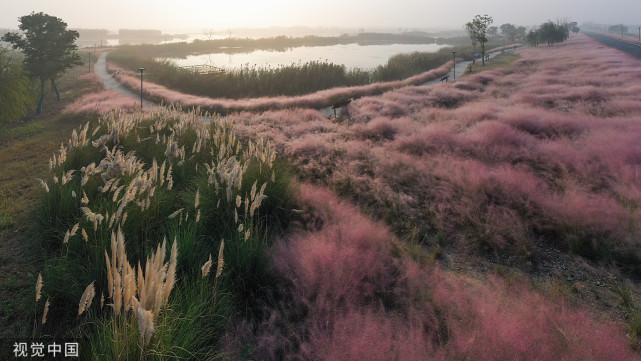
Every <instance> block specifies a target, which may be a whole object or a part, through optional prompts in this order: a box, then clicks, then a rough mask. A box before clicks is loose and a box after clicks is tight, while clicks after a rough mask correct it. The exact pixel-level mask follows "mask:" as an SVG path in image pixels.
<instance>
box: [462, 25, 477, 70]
mask: <svg viewBox="0 0 641 361" xmlns="http://www.w3.org/2000/svg"><path fill="white" fill-rule="evenodd" d="M465 31H467V34H468V35H469V37H470V39H471V40H472V47H474V54H473V58H472V64H476V43H477V42H478V40H477V37H476V35H475V33H474V32H475V29H474V26H473V24H472V22H471V21H470V22H468V23H466V24H465Z"/></svg>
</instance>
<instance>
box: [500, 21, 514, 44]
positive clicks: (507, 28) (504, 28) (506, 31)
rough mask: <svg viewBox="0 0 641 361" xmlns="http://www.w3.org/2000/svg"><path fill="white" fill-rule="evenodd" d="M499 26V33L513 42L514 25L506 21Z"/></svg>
mask: <svg viewBox="0 0 641 361" xmlns="http://www.w3.org/2000/svg"><path fill="white" fill-rule="evenodd" d="M499 28H500V29H501V34H503V36H504V37H505V38H506V39H508V40H510V41H511V42H514V38H515V37H516V26H514V25H512V24H510V23H506V24H503V25H501V26H500V27H499Z"/></svg>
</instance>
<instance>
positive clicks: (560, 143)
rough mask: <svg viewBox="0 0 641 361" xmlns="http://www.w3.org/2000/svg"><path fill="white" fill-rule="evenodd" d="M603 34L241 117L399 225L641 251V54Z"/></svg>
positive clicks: (527, 252) (532, 245) (509, 248)
mask: <svg viewBox="0 0 641 361" xmlns="http://www.w3.org/2000/svg"><path fill="white" fill-rule="evenodd" d="M597 45H598V44H596V43H595V41H594V40H592V39H590V38H588V37H586V36H583V35H578V36H575V37H572V38H571V39H570V40H568V41H567V42H566V43H564V44H560V45H557V46H554V47H549V48H548V47H538V48H529V49H521V50H518V53H519V54H520V59H518V60H517V61H515V62H514V63H513V64H512V65H511V66H509V67H507V68H504V69H502V70H493V71H489V72H480V73H478V74H474V75H471V76H469V77H467V78H465V79H463V80H462V81H465V82H467V83H469V84H474V87H473V88H469V87H467V86H465V87H462V88H461V87H459V88H461V89H457V87H456V84H457V82H454V83H450V84H438V85H435V86H425V87H420V86H413V87H404V88H401V89H397V90H394V91H390V92H387V93H385V94H383V95H382V96H380V97H363V98H360V99H357V100H355V101H353V102H352V103H351V104H350V105H349V106H348V107H347V110H346V112H345V115H344V116H343V117H341V119H338V120H326V119H323V118H320V117H314V116H313V115H311V113H310V112H312V111H311V110H310V111H305V112H302V111H294V110H292V111H286V112H285V113H278V112H265V113H263V114H262V115H255V114H249V113H246V114H245V115H243V116H242V125H241V126H240V131H241V132H243V134H248V135H249V134H265V135H267V136H272V137H273V139H278V140H277V141H276V143H277V146H278V147H279V149H283V150H284V154H285V156H286V157H288V158H289V159H291V160H292V162H293V163H294V164H295V166H296V167H297V169H298V170H299V175H300V176H302V177H303V178H307V179H310V180H314V181H322V182H324V183H325V184H328V185H329V186H331V187H332V188H333V189H335V190H336V191H338V192H339V194H341V195H343V196H345V197H348V198H349V199H351V200H353V201H355V202H358V203H359V204H360V205H361V206H363V207H364V208H365V209H367V211H368V213H370V214H373V215H376V216H377V217H379V218H380V219H383V220H385V221H386V222H387V223H388V224H389V225H390V226H391V227H392V228H393V229H394V231H395V232H397V234H400V235H408V234H410V235H411V234H416V233H417V231H416V230H419V231H418V233H419V234H424V235H438V236H437V237H438V239H439V242H441V243H442V244H445V245H447V244H453V245H456V247H460V248H461V249H467V250H493V249H494V250H501V252H505V253H507V254H511V255H517V256H519V257H520V256H525V257H531V258H533V259H536V253H537V246H536V244H539V243H540V241H544V242H546V243H549V244H552V245H556V246H557V247H559V248H561V249H567V250H570V251H574V252H578V253H580V254H583V255H586V256H588V257H591V258H597V259H604V260H612V259H615V260H616V259H618V260H620V261H621V262H624V263H629V262H632V263H634V262H637V261H634V259H638V260H641V255H639V254H637V252H636V249H639V240H638V234H639V230H638V229H637V227H634V226H631V225H632V224H636V223H638V220H639V217H640V212H639V210H638V209H637V207H636V206H635V205H638V204H641V197H639V195H640V194H641V192H640V187H641V186H639V184H641V182H639V180H638V174H639V172H640V171H641V170H640V169H639V167H640V165H639V158H640V156H639V144H641V132H640V127H641V126H640V125H639V124H640V123H639V122H638V117H639V116H641V111H640V110H641V99H640V98H639V96H638V94H639V93H640V92H641V86H639V85H638V83H639V81H640V80H641V71H639V69H641V61H640V60H638V59H636V58H633V57H630V56H628V55H625V54H622V53H620V52H618V51H617V50H614V49H610V48H605V47H601V48H598V49H596V47H597ZM595 49H596V50H595ZM604 64H605V65H604ZM612 66H616V67H617V68H620V69H621V72H622V74H617V73H616V72H611V71H609V70H608V69H610V67H612ZM462 81H461V82H462ZM232 117H234V116H232ZM322 123H325V124H327V125H326V126H321V125H320V124H322ZM253 132H254V133H253ZM279 142H281V143H279ZM517 184H522V185H523V187H517V186H516V185H517ZM581 204H584V207H582V206H581ZM599 207H601V208H607V210H605V211H604V212H603V213H602V215H599V212H597V211H596V210H597V209H599ZM404 237H405V236H404ZM626 249H627V250H628V251H627V254H628V255H632V258H629V257H628V258H626V257H627V256H625V254H626V251H624V250H626ZM628 265H629V264H628Z"/></svg>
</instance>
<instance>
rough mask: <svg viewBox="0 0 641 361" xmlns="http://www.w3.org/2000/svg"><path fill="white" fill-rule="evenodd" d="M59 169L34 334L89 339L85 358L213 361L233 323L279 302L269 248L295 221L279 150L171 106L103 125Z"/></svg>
mask: <svg viewBox="0 0 641 361" xmlns="http://www.w3.org/2000/svg"><path fill="white" fill-rule="evenodd" d="M51 162H52V167H53V174H54V175H53V178H52V177H51V176H49V177H47V178H45V180H44V181H43V182H42V187H43V188H44V191H43V203H42V204H41V205H40V207H39V209H38V213H37V217H36V220H37V229H38V238H39V239H40V240H41V242H42V245H43V248H44V253H45V259H44V262H43V264H42V267H43V271H42V278H43V280H44V282H43V284H44V286H43V287H42V294H43V296H42V298H41V299H40V300H39V302H37V306H36V312H35V316H36V318H35V321H36V322H34V325H35V329H34V331H33V332H34V334H37V335H54V336H67V337H70V336H71V337H74V338H78V339H79V338H81V337H82V338H83V339H84V340H86V341H85V342H84V344H83V346H82V350H83V356H82V357H83V358H85V357H90V356H91V357H94V358H97V359H104V358H108V359H120V358H135V359H139V358H147V357H150V358H152V359H155V357H153V354H154V353H158V355H159V356H158V357H179V358H183V359H184V358H193V357H196V358H199V359H202V358H206V359H210V358H213V357H215V356H216V355H217V354H218V353H219V352H220V348H221V346H220V342H221V340H222V338H223V335H224V333H225V330H226V323H227V321H228V319H229V318H230V317H231V316H236V317H243V318H247V319H251V318H257V319H260V318H261V310H260V306H261V305H262V304H263V303H266V302H267V301H268V300H270V299H271V298H272V297H276V295H277V292H278V289H277V287H276V285H275V284H276V280H275V279H274V277H273V275H272V273H271V271H270V267H269V264H268V261H267V256H266V254H265V250H266V247H267V246H268V244H269V242H270V240H271V239H272V237H273V235H275V234H278V233H279V232H280V231H281V229H283V227H286V226H287V223H288V219H289V218H291V216H292V215H293V214H295V213H293V212H292V211H291V210H292V203H291V202H292V198H291V192H290V190H289V189H290V179H289V178H288V173H287V170H286V168H284V166H283V164H282V163H280V162H279V161H277V160H276V159H275V153H274V152H273V150H272V149H271V148H270V146H269V144H267V143H263V142H262V141H260V140H258V141H256V142H248V143H244V144H241V143H240V142H239V140H238V139H237V138H236V136H235V134H234V131H233V126H232V124H231V123H230V122H228V121H225V120H220V119H216V118H215V119H213V120H212V122H211V124H210V125H207V126H205V125H204V124H203V123H202V122H201V118H200V117H199V116H197V115H194V114H185V113H182V112H178V111H173V110H167V109H164V108H161V109H158V110H156V111H154V112H152V113H151V114H142V113H133V114H125V113H120V112H114V113H109V114H106V115H103V116H102V117H101V118H100V120H99V121H98V122H89V123H87V124H86V125H85V126H82V127H79V128H78V129H77V130H74V132H73V135H72V138H71V140H70V141H69V142H68V143H66V144H65V145H64V148H62V149H61V150H60V151H59V152H56V153H55V154H54V156H53V158H52V160H51ZM212 255H213V259H212ZM165 258H167V261H165ZM208 259H209V260H208ZM223 262H224V266H223ZM141 265H142V267H141ZM136 266H138V267H136ZM201 267H202V268H201ZM209 269H211V270H212V272H211V274H207V273H208V270H209ZM85 290H86V291H85ZM83 291H84V293H83ZM87 294H88V295H89V296H88V298H87V297H85V295H87ZM81 296H82V299H83V300H85V299H86V303H87V306H86V307H85V305H84V302H83V301H80V300H81ZM45 299H46V300H47V303H48V304H49V307H48V312H47V313H46V314H47V321H46V322H42V321H41V317H43V316H42V315H43V314H44V312H45V311H44V310H43V306H44V304H45ZM36 301H38V299H37V298H36ZM79 301H80V304H81V306H80V307H79V306H78V304H79ZM44 307H45V309H46V306H44ZM152 334H153V337H152Z"/></svg>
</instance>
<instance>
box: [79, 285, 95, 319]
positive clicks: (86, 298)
mask: <svg viewBox="0 0 641 361" xmlns="http://www.w3.org/2000/svg"><path fill="white" fill-rule="evenodd" d="M95 295H96V291H95V289H94V287H93V282H91V283H90V284H89V286H87V288H86V289H85V292H84V293H83V294H82V297H81V298H80V303H79V304H78V316H80V315H82V313H83V312H85V310H87V309H89V307H90V306H91V301H93V298H94V296H95Z"/></svg>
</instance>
